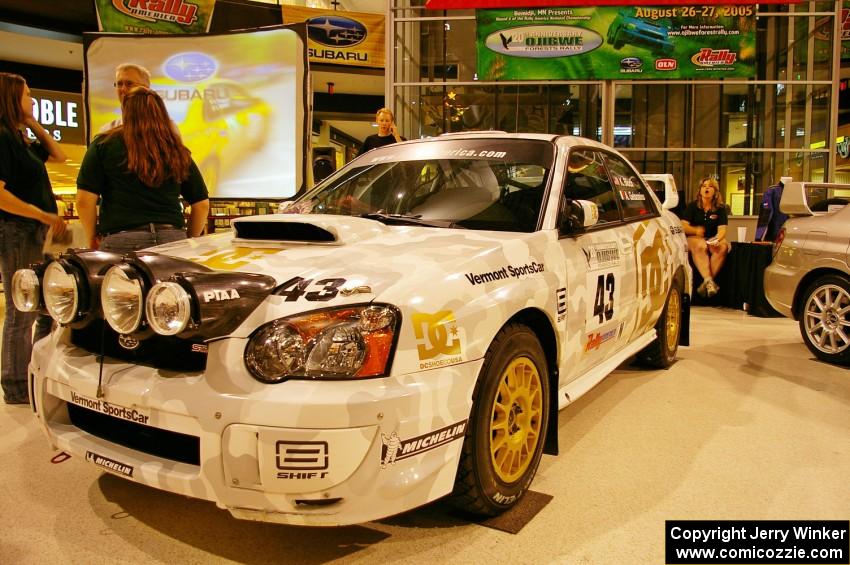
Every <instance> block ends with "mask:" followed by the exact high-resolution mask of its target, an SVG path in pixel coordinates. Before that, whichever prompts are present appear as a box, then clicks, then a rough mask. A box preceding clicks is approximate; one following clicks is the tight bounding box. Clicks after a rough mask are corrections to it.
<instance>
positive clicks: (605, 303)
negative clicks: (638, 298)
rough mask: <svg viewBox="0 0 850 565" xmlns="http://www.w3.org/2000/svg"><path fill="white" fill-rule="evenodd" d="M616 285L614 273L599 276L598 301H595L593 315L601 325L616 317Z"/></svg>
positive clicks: (597, 281) (597, 279)
mask: <svg viewBox="0 0 850 565" xmlns="http://www.w3.org/2000/svg"><path fill="white" fill-rule="evenodd" d="M615 284H616V281H615V279H614V273H608V274H605V275H599V276H598V277H597V278H596V299H595V300H594V301H593V315H594V316H597V317H599V323H600V324H601V323H602V322H607V321H608V320H610V319H611V318H613V317H614V285H615ZM606 295H607V300H606Z"/></svg>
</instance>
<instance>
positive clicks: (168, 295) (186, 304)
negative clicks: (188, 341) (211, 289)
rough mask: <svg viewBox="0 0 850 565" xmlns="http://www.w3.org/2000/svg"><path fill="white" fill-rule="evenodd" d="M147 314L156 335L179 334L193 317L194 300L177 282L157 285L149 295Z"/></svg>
mask: <svg viewBox="0 0 850 565" xmlns="http://www.w3.org/2000/svg"><path fill="white" fill-rule="evenodd" d="M145 314H146V315H147V320H148V323H149V324H150V326H151V328H152V329H153V331H155V332H156V333H158V334H160V335H176V334H179V333H180V332H182V331H183V330H185V329H186V325H187V324H188V323H189V320H190V319H191V317H192V298H191V297H190V296H189V293H188V292H186V290H185V289H184V288H183V287H182V286H180V285H179V284H177V283H176V282H161V283H157V284H155V285H154V286H153V288H151V290H150V292H149V293H148V299H147V302H146V303H145Z"/></svg>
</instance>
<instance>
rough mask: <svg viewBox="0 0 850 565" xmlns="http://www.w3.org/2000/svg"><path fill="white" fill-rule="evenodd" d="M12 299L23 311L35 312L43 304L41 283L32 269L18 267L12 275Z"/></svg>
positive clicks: (16, 306)
mask: <svg viewBox="0 0 850 565" xmlns="http://www.w3.org/2000/svg"><path fill="white" fill-rule="evenodd" d="M12 301H14V303H15V308H17V309H18V310H20V311H21V312H35V311H36V310H38V309H39V306H41V283H39V282H38V275H36V274H35V271H33V270H32V269H18V270H17V271H15V274H14V275H12Z"/></svg>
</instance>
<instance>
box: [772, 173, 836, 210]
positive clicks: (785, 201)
mask: <svg viewBox="0 0 850 565" xmlns="http://www.w3.org/2000/svg"><path fill="white" fill-rule="evenodd" d="M786 178H787V177H785V178H783V184H784V185H785V187H784V188H783V189H782V199H781V200H780V201H779V209H780V210H781V211H782V212H783V213H784V214H787V215H788V216H814V215H816V214H819V213H824V212H831V211H833V209H834V207H836V206H839V207H840V206H844V205H846V204H847V203H848V202H850V197H848V196H843V195H844V194H847V195H850V184H837V183H823V182H795V181H792V180H791V179H790V178H788V179H787V181H786V180H785V179H786ZM839 191H840V193H841V195H839Z"/></svg>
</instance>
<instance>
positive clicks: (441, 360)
mask: <svg viewBox="0 0 850 565" xmlns="http://www.w3.org/2000/svg"><path fill="white" fill-rule="evenodd" d="M412 319H413V334H414V335H415V336H416V341H418V342H420V343H417V345H416V352H417V353H418V354H419V361H420V363H419V368H420V369H431V368H434V367H443V366H445V365H454V364H455V363H460V362H462V361H463V348H462V347H461V343H460V336H459V335H458V328H457V322H456V321H455V316H454V313H453V312H452V311H451V310H440V311H439V312H436V313H434V314H427V313H424V312H414V313H413V316H412Z"/></svg>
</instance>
